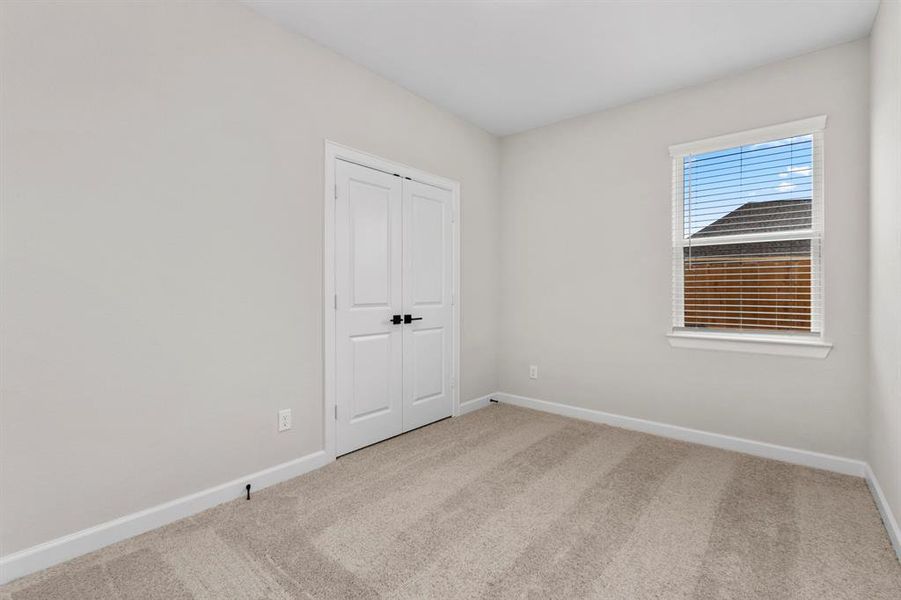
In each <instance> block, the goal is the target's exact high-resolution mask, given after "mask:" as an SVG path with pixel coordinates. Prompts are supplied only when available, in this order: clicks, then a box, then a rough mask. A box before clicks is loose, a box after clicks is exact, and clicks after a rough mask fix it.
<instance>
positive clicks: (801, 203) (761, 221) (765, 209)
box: [684, 198, 811, 260]
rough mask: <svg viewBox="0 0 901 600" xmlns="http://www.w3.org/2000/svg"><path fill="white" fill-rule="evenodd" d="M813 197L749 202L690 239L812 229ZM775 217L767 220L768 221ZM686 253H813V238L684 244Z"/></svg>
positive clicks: (737, 254) (746, 254) (703, 255)
mask: <svg viewBox="0 0 901 600" xmlns="http://www.w3.org/2000/svg"><path fill="white" fill-rule="evenodd" d="M810 209H811V203H810V198H797V199H794V200H767V201H764V202H746V203H745V204H742V205H741V206H739V207H738V208H736V209H735V210H733V211H732V212H730V213H729V214H727V215H724V216H722V217H720V218H719V219H717V220H716V221H714V222H713V223H711V224H710V225H708V226H706V227H704V228H703V229H699V230H698V231H696V232H695V234H694V235H692V236H691V237H690V238H689V239H690V240H691V239H695V238H701V237H710V236H714V235H728V234H730V233H758V232H762V231H777V230H786V229H789V230H791V229H809V228H810V227H811V212H810ZM770 219H772V220H773V221H772V222H770V223H767V222H766V221H768V220H770ZM684 250H685V256H686V257H694V258H704V257H708V260H709V257H716V256H754V255H756V254H771V253H772V252H785V253H786V254H788V255H796V256H797V255H805V254H809V253H810V240H785V241H777V242H753V243H744V244H724V245H719V244H718V245H715V246H694V247H692V246H691V245H690V244H689V246H686V247H685V248H684Z"/></svg>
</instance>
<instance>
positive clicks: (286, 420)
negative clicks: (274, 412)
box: [278, 408, 291, 431]
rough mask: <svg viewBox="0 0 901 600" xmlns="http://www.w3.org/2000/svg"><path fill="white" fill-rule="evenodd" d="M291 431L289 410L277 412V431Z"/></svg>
mask: <svg viewBox="0 0 901 600" xmlns="http://www.w3.org/2000/svg"><path fill="white" fill-rule="evenodd" d="M289 429H291V409H290V408H286V409H284V410H280V411H278V430H279V431H288V430H289Z"/></svg>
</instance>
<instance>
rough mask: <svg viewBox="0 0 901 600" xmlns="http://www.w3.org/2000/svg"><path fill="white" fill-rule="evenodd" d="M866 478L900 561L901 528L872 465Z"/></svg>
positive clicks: (868, 468) (868, 466)
mask: <svg viewBox="0 0 901 600" xmlns="http://www.w3.org/2000/svg"><path fill="white" fill-rule="evenodd" d="M866 477H867V485H868V486H870V492H871V493H872V494H873V500H875V501H876V507H877V508H878V509H879V514H880V515H881V516H882V522H883V524H885V529H886V531H888V537H889V539H890V540H891V541H892V547H893V548H894V549H895V554H896V555H897V556H898V560H901V527H899V526H898V521H897V519H895V515H894V513H892V507H891V506H889V503H888V499H887V498H886V497H885V494H884V493H883V492H882V486H880V485H879V480H878V479H876V473H874V472H873V469H872V468H871V467H870V465H867V475H866Z"/></svg>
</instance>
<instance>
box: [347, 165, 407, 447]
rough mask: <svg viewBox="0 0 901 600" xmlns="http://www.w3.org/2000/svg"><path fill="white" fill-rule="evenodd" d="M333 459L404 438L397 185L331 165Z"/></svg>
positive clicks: (372, 173)
mask: <svg viewBox="0 0 901 600" xmlns="http://www.w3.org/2000/svg"><path fill="white" fill-rule="evenodd" d="M335 175H336V183H337V189H336V196H337V197H336V201H335V202H336V204H335V290H336V293H337V298H336V319H335V329H336V331H335V333H336V336H335V337H336V339H335V341H336V344H335V353H336V356H335V365H336V367H337V371H338V373H339V377H338V378H337V382H336V390H335V391H336V399H337V406H338V408H337V454H339V455H341V454H346V453H347V452H352V451H353V450H356V449H358V448H362V447H363V446H368V445H369V444H373V443H375V442H378V441H379V440H383V439H385V438H389V437H391V436H394V435H397V434H399V433H401V432H402V431H403V412H402V411H403V407H402V391H403V390H402V386H403V375H402V373H403V371H402V369H403V325H401V324H395V323H393V322H392V317H393V316H394V315H401V314H402V313H403V310H402V309H403V295H402V294H403V292H402V285H403V278H402V273H403V259H402V250H403V248H402V247H403V180H402V179H401V178H400V177H395V176H393V175H389V174H387V173H383V172H381V171H376V170H374V169H368V168H366V167H361V166H359V165H355V164H352V163H349V162H345V161H342V160H338V161H337V162H336V165H335Z"/></svg>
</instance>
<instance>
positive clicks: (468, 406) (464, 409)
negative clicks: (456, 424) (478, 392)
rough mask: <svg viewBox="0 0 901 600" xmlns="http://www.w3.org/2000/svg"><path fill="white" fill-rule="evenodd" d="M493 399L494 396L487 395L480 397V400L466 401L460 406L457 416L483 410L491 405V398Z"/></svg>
mask: <svg viewBox="0 0 901 600" xmlns="http://www.w3.org/2000/svg"><path fill="white" fill-rule="evenodd" d="M493 397H494V394H488V395H487V396H482V397H481V398H473V399H472V400H467V401H466V402H463V403H462V404H460V412H459V414H458V415H457V416H461V415H465V414H466V413H471V412H472V411H474V410H479V409H480V408H485V407H486V406H488V405H489V404H491V398H493Z"/></svg>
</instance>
